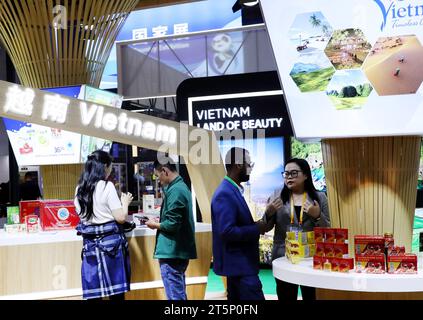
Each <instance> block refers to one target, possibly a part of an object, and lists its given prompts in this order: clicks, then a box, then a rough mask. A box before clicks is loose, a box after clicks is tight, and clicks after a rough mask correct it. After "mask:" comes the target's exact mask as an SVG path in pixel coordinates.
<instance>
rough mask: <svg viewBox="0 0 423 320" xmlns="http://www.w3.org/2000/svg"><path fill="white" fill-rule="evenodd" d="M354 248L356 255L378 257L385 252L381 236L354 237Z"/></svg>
mask: <svg viewBox="0 0 423 320" xmlns="http://www.w3.org/2000/svg"><path fill="white" fill-rule="evenodd" d="M354 248H355V254H356V255H369V256H374V255H379V254H382V253H384V252H385V238H384V237H383V236H355V237H354Z"/></svg>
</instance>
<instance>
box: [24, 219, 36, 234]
mask: <svg viewBox="0 0 423 320" xmlns="http://www.w3.org/2000/svg"><path fill="white" fill-rule="evenodd" d="M38 220H39V217H38V216H37V215H29V216H26V217H25V224H26V231H27V232H28V233H37V232H38V231H39V230H38Z"/></svg>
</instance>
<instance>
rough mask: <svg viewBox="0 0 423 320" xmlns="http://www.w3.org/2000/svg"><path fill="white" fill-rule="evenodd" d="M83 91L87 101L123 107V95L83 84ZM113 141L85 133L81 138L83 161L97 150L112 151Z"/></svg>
mask: <svg viewBox="0 0 423 320" xmlns="http://www.w3.org/2000/svg"><path fill="white" fill-rule="evenodd" d="M83 91H84V94H83V96H84V100H85V101H89V102H93V103H98V104H102V105H105V106H108V107H115V108H119V109H120V108H121V107H122V102H123V99H122V96H119V95H117V94H114V93H112V92H108V91H104V90H100V89H96V88H93V87H90V86H83ZM112 143H113V141H110V140H105V139H101V138H96V137H90V136H85V135H83V136H82V140H81V160H80V161H81V163H84V162H85V161H87V158H88V155H89V154H91V153H92V152H94V151H96V150H103V151H105V152H110V151H111V149H112Z"/></svg>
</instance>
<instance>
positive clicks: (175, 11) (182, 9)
mask: <svg viewBox="0 0 423 320" xmlns="http://www.w3.org/2000/svg"><path fill="white" fill-rule="evenodd" d="M233 5H234V0H219V1H216V0H207V1H198V2H193V3H187V4H180V5H174V6H165V7H159V8H152V9H145V10H138V11H134V12H132V13H131V14H130V15H129V17H128V19H127V20H126V22H125V24H124V26H123V27H122V30H121V31H120V33H119V35H118V37H117V39H116V41H124V40H136V39H147V38H152V37H160V36H167V35H175V34H182V33H188V32H198V31H206V30H218V29H222V28H230V27H239V26H241V25H242V22H241V12H240V11H238V12H236V13H233V12H232V6H233ZM242 40H243V39H242V37H232V36H231V35H220V36H216V37H211V38H210V39H208V42H209V44H208V46H209V47H210V48H211V49H210V50H209V55H210V58H209V61H208V62H206V61H207V60H206V58H205V56H204V37H203V38H201V39H200V40H198V41H193V40H192V39H191V40H189V41H186V40H184V39H179V40H176V41H168V45H169V46H170V47H171V48H172V50H175V49H178V51H177V52H178V54H177V55H178V57H176V56H175V55H174V54H173V53H172V50H170V49H169V47H167V46H166V45H163V47H161V56H160V62H161V63H164V64H166V65H167V66H169V67H171V68H174V69H175V70H177V71H180V72H186V70H185V68H184V66H182V65H181V61H179V60H182V62H183V64H184V65H185V66H186V67H188V69H189V70H190V71H191V72H192V74H193V75H194V76H195V77H201V76H206V72H207V68H209V74H210V75H220V74H222V73H223V72H224V71H225V70H226V67H227V66H228V64H229V63H230V61H231V59H232V57H233V55H232V56H231V54H234V53H235V51H236V50H237V49H238V48H239V46H240V45H241V43H242ZM151 45H152V43H149V44H147V45H143V46H140V47H139V48H138V50H139V51H140V53H142V54H146V55H147V54H148V53H149V51H150V50H151ZM155 50H157V48H156V49H155ZM155 50H153V51H151V52H150V54H149V55H148V57H149V58H153V59H156V60H158V59H159V58H158V55H157V51H155ZM222 50H224V51H222ZM238 56H239V57H241V56H242V55H238ZM219 57H223V58H224V59H219ZM214 58H216V59H214ZM213 59H214V60H213ZM240 64H241V63H240V62H239V61H234V62H232V63H231V66H230V68H239V66H240ZM229 71H230V70H229ZM100 88H102V89H110V88H117V57H116V46H113V49H112V52H111V54H110V57H109V60H108V62H107V64H106V67H105V70H104V74H103V78H102V81H101V85H100Z"/></svg>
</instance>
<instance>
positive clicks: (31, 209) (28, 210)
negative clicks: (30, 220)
mask: <svg viewBox="0 0 423 320" xmlns="http://www.w3.org/2000/svg"><path fill="white" fill-rule="evenodd" d="M40 205H41V204H40V201H39V200H30V201H20V202H19V219H20V220H21V223H25V217H27V216H32V215H35V216H37V217H40Z"/></svg>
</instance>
